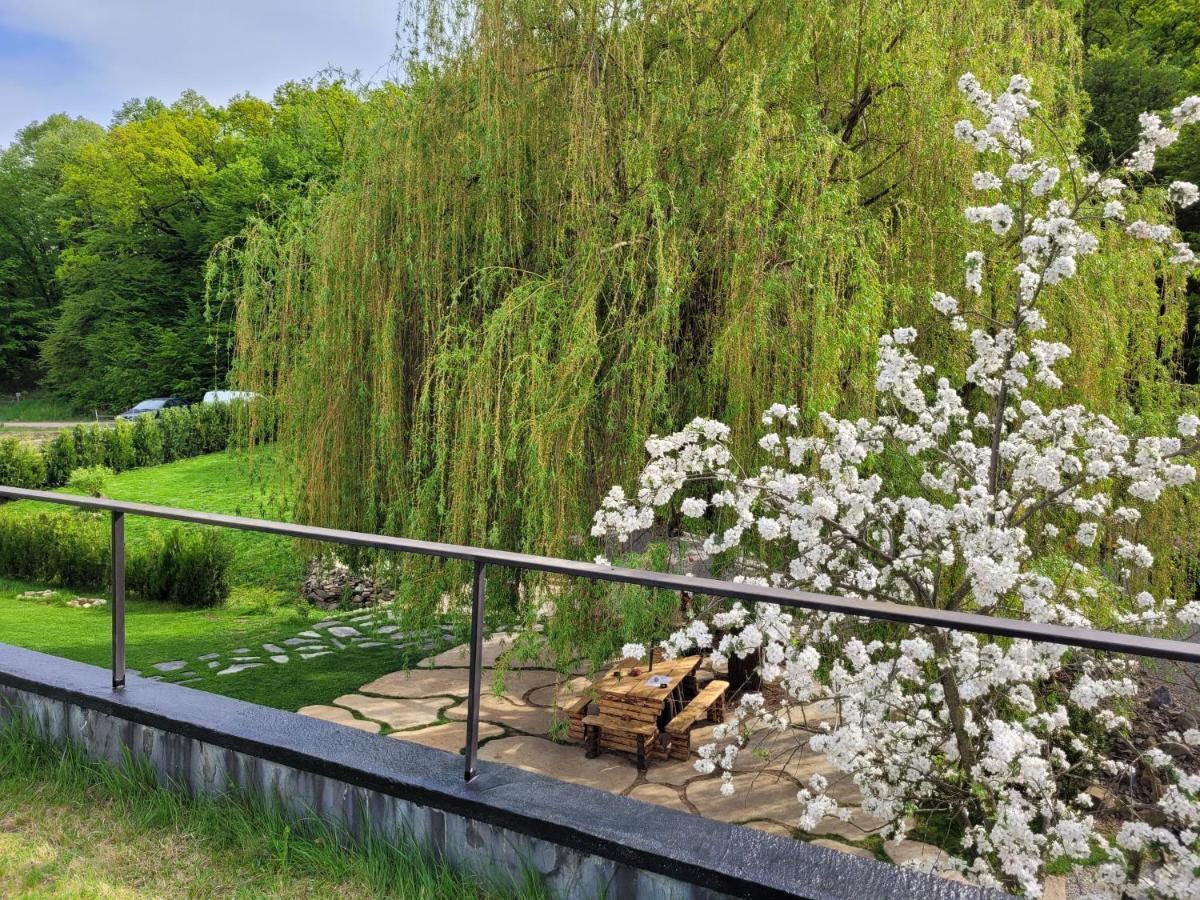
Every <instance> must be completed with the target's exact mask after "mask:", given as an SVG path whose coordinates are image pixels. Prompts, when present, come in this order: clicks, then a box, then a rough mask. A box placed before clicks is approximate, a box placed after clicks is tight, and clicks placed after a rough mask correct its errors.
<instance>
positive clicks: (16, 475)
mask: <svg viewBox="0 0 1200 900" xmlns="http://www.w3.org/2000/svg"><path fill="white" fill-rule="evenodd" d="M45 483H46V461H45V460H44V459H43V457H42V454H41V452H40V451H39V450H38V448H36V447H34V446H32V445H30V444H27V443H25V442H24V441H18V440H17V439H16V438H4V439H3V440H0V484H7V485H10V486H11V487H21V488H40V487H42V486H43V485H44V484H45Z"/></svg>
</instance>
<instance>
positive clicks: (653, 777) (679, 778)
mask: <svg viewBox="0 0 1200 900" xmlns="http://www.w3.org/2000/svg"><path fill="white" fill-rule="evenodd" d="M694 762H695V759H690V760H688V761H687V762H684V761H683V760H681V759H673V760H671V761H669V762H661V761H659V760H655V761H654V762H652V763H651V764H650V768H649V769H648V770H647V772H646V780H647V781H649V782H652V783H653V784H673V785H682V784H683V783H684V782H685V781H690V780H691V779H693V778H700V777H701V775H700V773H699V772H697V771H696V768H695V766H694V765H693V763H694Z"/></svg>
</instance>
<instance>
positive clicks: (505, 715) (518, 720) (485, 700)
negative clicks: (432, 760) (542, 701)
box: [408, 690, 583, 755]
mask: <svg viewBox="0 0 1200 900" xmlns="http://www.w3.org/2000/svg"><path fill="white" fill-rule="evenodd" d="M408 702H410V703H411V702H413V701H408ZM466 717H467V702H466V701H465V700H464V701H462V702H461V703H459V704H458V705H457V706H454V707H451V708H450V709H448V710H446V718H447V719H465V718H466ZM479 717H480V718H481V719H483V720H485V721H487V722H494V723H495V724H497V725H507V726H508V727H509V728H515V729H516V730H517V731H524V732H526V733H528V734H548V733H549V731H550V726H551V724H553V722H554V714H553V713H552V712H551V711H550V710H548V709H543V708H541V707H538V706H526V705H525V704H523V703H513V702H512V701H511V700H508V699H506V698H504V697H497V696H495V695H494V694H492V693H491V692H489V691H486V690H485V691H484V693H483V696H482V697H480V698H479ZM570 747H571V749H572V750H573V751H575V752H576V753H579V754H580V755H582V753H583V751H582V749H581V748H580V747H579V746H578V745H577V744H571V745H570Z"/></svg>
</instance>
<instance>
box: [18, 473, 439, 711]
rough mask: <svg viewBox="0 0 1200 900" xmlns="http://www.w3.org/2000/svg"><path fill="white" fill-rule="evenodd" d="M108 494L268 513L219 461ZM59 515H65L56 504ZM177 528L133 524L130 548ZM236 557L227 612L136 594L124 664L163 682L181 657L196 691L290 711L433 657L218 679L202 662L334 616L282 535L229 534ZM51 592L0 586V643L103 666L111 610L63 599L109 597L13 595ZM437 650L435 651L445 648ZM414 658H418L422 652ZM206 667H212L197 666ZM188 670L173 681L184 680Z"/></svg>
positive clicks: (251, 488) (384, 650) (350, 654)
mask: <svg viewBox="0 0 1200 900" xmlns="http://www.w3.org/2000/svg"><path fill="white" fill-rule="evenodd" d="M106 494H107V495H108V496H110V497H113V498H115V499H120V500H133V501H141V502H146V503H155V504H161V505H165V506H178V507H183V508H186V509H197V510H202V511H206V512H220V513H231V514H235V515H248V516H263V517H269V516H271V515H272V513H271V511H270V510H269V508H268V507H267V503H266V501H265V499H264V497H263V495H262V493H261V491H260V490H259V489H258V488H257V487H256V486H255V484H254V482H253V479H252V478H251V476H250V473H249V467H248V466H247V465H246V464H245V462H244V461H243V460H241V459H239V458H238V457H236V456H234V455H232V454H226V453H215V454H212V455H209V456H203V457H198V458H196V459H189V460H182V461H180V462H175V463H170V464H168V465H163V466H154V467H151V468H145V469H134V470H131V471H129V472H123V473H121V474H120V475H118V476H116V477H115V478H114V479H113V481H112V482H111V484H110V485H109V488H108V489H107V490H106ZM51 507H52V504H33V503H26V502H21V503H12V504H8V505H6V506H3V507H0V515H28V514H29V513H31V512H32V511H34V510H35V509H38V508H51ZM58 509H62V508H61V507H59V508H58ZM172 524H173V523H170V522H165V521H160V520H156V519H145V518H139V517H137V516H130V517H128V518H127V519H126V523H125V530H126V540H127V542H128V543H129V544H130V545H131V546H132V545H134V544H135V543H136V542H137V541H144V540H146V539H147V536H148V535H149V533H150V531H151V530H152V529H169V528H171V527H172ZM223 531H224V533H225V535H226V537H227V538H228V540H229V541H230V542H231V543H232V545H233V547H234V550H235V559H234V564H233V569H232V572H231V581H232V582H233V585H234V586H233V589H232V592H231V595H230V597H229V599H228V600H227V601H226V603H225V604H224V605H223V606H220V607H217V608H214V609H189V608H183V607H177V606H171V605H168V604H164V603H155V602H147V601H140V600H137V599H133V598H130V600H129V601H128V603H127V607H126V634H127V640H126V663H127V665H128V667H129V668H131V669H137V670H139V671H141V672H142V673H143V674H147V675H149V674H157V673H155V671H154V670H153V669H152V668H151V667H152V666H153V665H154V664H156V663H164V662H168V661H173V660H186V661H188V663H189V666H190V667H191V668H192V669H194V670H195V671H196V672H197V674H198V675H199V680H198V681H195V682H192V683H191V684H190V686H192V687H196V688H200V689H202V690H209V691H213V692H215V693H219V694H224V695H226V696H230V697H237V698H239V699H243V700H249V701H251V702H254V703H259V704H262V705H264V706H272V707H275V708H277V709H289V710H295V709H298V708H300V707H301V706H306V705H309V704H314V703H328V702H330V701H331V700H333V699H334V698H335V697H337V696H339V695H341V694H345V693H349V692H351V691H356V690H358V688H360V687H361V686H362V685H364V684H366V683H367V682H368V681H371V680H373V679H375V678H378V677H379V676H380V675H385V674H387V673H388V672H393V671H396V670H397V669H403V668H408V667H409V666H411V665H412V664H413V663H414V662H415V660H416V658H419V656H424V655H427V654H428V653H429V652H433V651H428V650H426V651H421V652H420V653H417V651H415V650H410V651H402V650H400V649H399V648H397V647H394V646H390V645H388V646H380V647H370V648H362V647H358V646H347V647H346V648H345V649H344V650H340V651H339V652H336V653H331V654H330V655H328V656H320V657H315V658H312V659H306V660H303V661H300V660H297V661H296V662H294V663H287V664H284V665H277V664H271V665H264V666H262V667H259V668H254V669H252V670H247V671H242V672H238V673H236V674H230V675H225V676H218V675H216V674H215V672H213V671H212V670H210V669H208V668H198V667H197V666H196V665H195V661H196V659H197V657H199V656H203V655H206V654H209V653H221V654H223V655H229V653H230V651H232V650H235V649H237V648H242V647H246V648H251V649H253V650H255V652H257V653H259V654H261V653H263V650H262V645H263V644H264V643H271V642H275V643H278V642H282V641H284V640H287V639H288V638H293V637H295V636H296V634H297V633H298V632H301V631H304V630H306V629H308V628H309V627H310V626H311V625H312V624H313V623H315V622H318V621H320V620H322V619H327V618H330V615H329V614H327V613H325V612H323V611H321V610H318V609H315V608H313V607H311V606H309V605H308V604H306V603H303V602H302V601H301V600H300V599H299V597H298V590H297V589H298V585H299V581H300V577H301V574H302V562H301V557H300V555H299V554H298V553H297V551H296V550H295V548H294V546H293V544H292V542H291V541H290V540H288V539H287V538H282V537H277V536H273V535H262V534H253V533H250V532H240V531H229V530H224V529H223ZM43 587H45V586H44V585H36V584H29V583H25V582H18V581H11V580H10V581H6V580H3V579H0V641H3V642H5V643H9V644H16V645H18V646H21V647H28V648H29V649H32V650H38V651H41V652H43V653H49V654H52V655H54V656H62V657H65V658H67V659H73V660H78V661H80V662H86V663H91V664H93V665H99V666H108V665H109V664H110V653H111V650H110V624H109V616H110V613H109V611H108V610H107V609H106V608H99V609H74V608H71V607H68V606H67V605H66V601H67V600H70V599H71V598H72V597H74V596H77V595H78V594H81V593H86V594H88V595H89V596H107V590H105V589H99V590H97V589H96V588H94V587H93V588H91V589H90V590H87V591H83V590H78V591H76V590H62V591H60V592H58V593H57V594H56V595H55V596H54V597H51V598H47V599H44V600H43V599H37V600H20V599H18V595H20V594H22V593H24V592H26V591H32V590H39V589H41V588H43ZM439 649H440V647H439ZM413 654H416V655H415V656H414V655H413ZM200 665H201V666H205V665H206V664H204V663H201V664H200ZM183 674H184V673H183V671H180V672H178V673H173V674H167V675H165V677H166V678H167V679H168V680H181V678H182V675H183Z"/></svg>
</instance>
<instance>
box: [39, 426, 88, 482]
mask: <svg viewBox="0 0 1200 900" xmlns="http://www.w3.org/2000/svg"><path fill="white" fill-rule="evenodd" d="M42 456H43V457H45V459H46V487H52V488H54V487H62V486H63V485H64V484H66V483H67V479H69V478H70V477H71V473H72V472H74V471H75V469H76V468H78V467H79V462H78V460H79V455H78V453H77V452H76V450H75V432H74V430H73V429H64V430H62V431H60V432H59V433H58V434H57V435H55V436H54V440H52V441H50V442H49V443H47V444H43V445H42Z"/></svg>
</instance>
